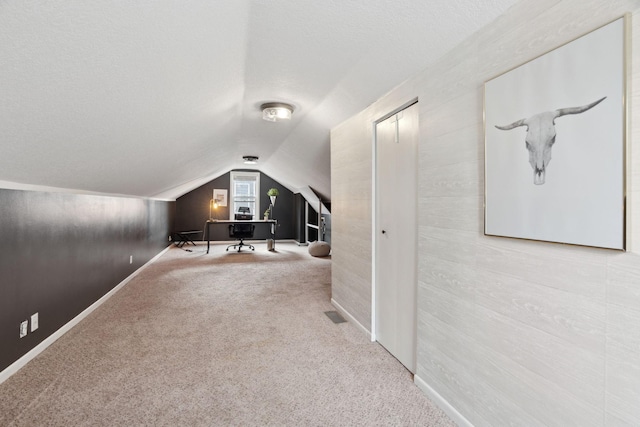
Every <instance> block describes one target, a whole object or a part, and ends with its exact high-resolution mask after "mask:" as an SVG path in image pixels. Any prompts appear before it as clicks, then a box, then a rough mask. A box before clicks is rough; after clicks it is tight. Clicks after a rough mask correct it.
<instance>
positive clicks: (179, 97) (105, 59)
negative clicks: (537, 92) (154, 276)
mask: <svg viewBox="0 0 640 427" xmlns="http://www.w3.org/2000/svg"><path fill="white" fill-rule="evenodd" d="M515 2H516V0H484V1H478V0H429V1H427V0H414V1H407V2H398V1H391V0H384V1H383V0H353V1H344V0H342V1H337V0H323V1H317V0H315V1H310V0H187V1H174V0H172V1H169V0H160V1H158V0H154V1H151V0H138V1H86V0H59V1H46V2H45V1H25V0H0V58H1V59H0V61H1V63H2V66H1V67H0V138H1V139H0V183H3V184H5V186H6V184H7V183H17V184H21V185H36V186H48V187H60V188H66V189H74V190H80V191H89V192H101V193H109V194H124V195H133V196H143V197H160V198H168V199H173V198H175V197H178V196H180V195H182V194H184V193H186V192H187V191H189V190H191V189H193V188H195V187H197V186H199V185H201V184H203V183H205V182H207V181H209V180H211V179H212V178H215V177H217V176H219V175H221V174H223V173H225V172H227V171H229V170H231V169H236V168H242V167H243V166H244V165H243V164H242V156H243V155H245V154H254V155H258V156H260V161H259V164H258V165H257V168H258V169H260V170H261V171H263V172H265V173H267V174H269V175H270V176H272V177H273V178H275V179H276V180H278V181H280V182H282V183H283V184H284V185H286V186H287V187H289V188H290V189H291V190H294V191H295V190H297V189H298V188H303V187H306V186H311V187H312V188H314V189H316V190H317V191H318V192H320V193H321V194H323V195H325V196H330V190H331V181H330V179H331V178H330V153H329V130H330V129H331V128H332V127H334V126H335V125H337V124H339V123H340V122H342V121H344V120H345V119H347V118H349V117H350V116H352V115H354V114H356V113H357V112H358V111H360V110H362V109H364V108H365V107H366V106H368V105H369V104H371V103H372V102H374V101H375V100H376V99H378V98H380V97H381V96H382V95H384V94H385V93H386V92H388V91H389V90H391V89H392V88H393V87H394V86H397V85H398V84H400V83H401V82H402V81H404V80H406V79H407V78H409V77H411V76H413V75H415V74H416V73H418V72H419V71H420V70H421V69H423V68H425V67H426V66H428V65H429V64H430V63H431V62H433V61H434V60H436V59H438V58H439V57H440V56H442V55H443V54H444V53H446V52H447V51H448V50H450V49H451V48H452V47H454V46H455V45H456V44H458V43H460V42H461V41H462V40H463V39H465V38H466V37H468V36H469V35H471V34H472V33H473V32H475V31H476V30H477V29H479V28H480V27H482V26H483V25H485V24H487V23H488V22H490V21H491V20H493V19H495V18H496V17H497V16H499V15H500V14H502V13H503V12H504V11H505V10H506V9H507V8H508V7H509V6H511V5H512V4H513V3H515ZM268 101H286V102H289V103H291V104H293V105H294V106H295V108H296V110H295V113H294V116H293V119H292V120H291V121H290V122H288V123H281V122H279V123H270V122H266V121H263V120H262V119H261V116H260V111H259V108H258V107H259V106H260V104H262V103H263V102H268Z"/></svg>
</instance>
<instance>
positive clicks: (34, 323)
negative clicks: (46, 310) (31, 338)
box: [31, 313, 38, 332]
mask: <svg viewBox="0 0 640 427" xmlns="http://www.w3.org/2000/svg"><path fill="white" fill-rule="evenodd" d="M36 329H38V313H36V314H32V315H31V332H33V331H35V330H36Z"/></svg>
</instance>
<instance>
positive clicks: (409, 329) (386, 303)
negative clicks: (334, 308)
mask: <svg viewBox="0 0 640 427" xmlns="http://www.w3.org/2000/svg"><path fill="white" fill-rule="evenodd" d="M417 156H418V105H417V104H413V105H412V106H410V107H408V108H406V109H404V110H402V111H400V112H399V113H397V114H395V115H393V116H392V117H390V118H388V119H386V120H385V121H383V122H380V123H378V125H377V126H376V177H375V178H376V236H375V242H376V243H375V245H376V260H375V261H376V264H375V265H376V279H375V335H376V339H377V341H378V342H379V343H380V344H381V345H383V346H384V347H385V348H386V349H387V350H388V351H389V352H390V353H391V354H393V355H394V356H395V357H396V358H397V359H398V360H399V361H400V362H401V363H402V364H403V365H404V366H405V367H406V368H407V369H409V370H410V371H411V372H415V364H416V327H417V325H416V323H417V320H416V319H417V317H416V293H417V292H416V290H417V281H416V276H417V274H416V270H417V257H416V252H417V234H418V222H417V196H418V194H417V181H418V178H417V176H418V174H417V164H418V160H417Z"/></svg>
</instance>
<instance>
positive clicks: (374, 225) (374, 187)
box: [371, 97, 420, 345]
mask: <svg viewBox="0 0 640 427" xmlns="http://www.w3.org/2000/svg"><path fill="white" fill-rule="evenodd" d="M417 103H418V97H415V98H413V99H411V100H410V101H408V102H405V103H404V104H402V105H401V106H400V107H397V108H395V109H393V110H391V111H390V112H388V113H387V114H385V115H383V116H381V117H380V118H378V119H377V120H374V121H373V123H372V136H373V138H372V142H371V147H372V155H371V159H372V165H371V170H372V176H371V218H372V221H371V235H372V236H373V237H372V239H371V341H372V342H375V341H377V336H376V285H377V274H376V259H377V256H378V253H377V252H378V251H377V249H376V248H377V246H378V239H379V238H380V236H379V235H378V220H379V218H378V213H377V207H378V155H377V154H378V135H377V126H378V124H379V123H381V122H383V121H385V120H387V119H388V118H389V117H391V116H394V115H396V114H398V113H399V112H401V111H402V110H405V109H407V108H409V107H411V106H412V105H413V104H417ZM419 119H420V115H419V114H418V121H419ZM418 139H419V137H418ZM416 267H417V265H416ZM416 286H417V283H416ZM416 321H417V319H416ZM416 326H417V325H416ZM416 329H417V328H416ZM417 341H418V337H417V336H416V337H415V342H416V345H417Z"/></svg>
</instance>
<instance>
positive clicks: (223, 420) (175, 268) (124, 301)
mask: <svg viewBox="0 0 640 427" xmlns="http://www.w3.org/2000/svg"><path fill="white" fill-rule="evenodd" d="M191 248H192V252H187V251H184V250H182V249H179V248H176V247H173V248H172V249H170V250H169V251H167V252H166V253H165V254H164V255H163V256H162V257H161V258H159V259H158V260H157V261H156V262H155V263H153V264H152V265H150V266H149V267H148V268H146V269H145V270H143V271H142V272H141V273H140V274H139V275H138V276H136V277H135V278H134V279H133V280H132V281H131V282H129V283H128V284H127V285H126V286H125V287H124V288H122V289H121V290H120V291H118V292H117V293H116V294H115V295H114V296H113V297H112V298H110V299H109V300H108V301H107V302H105V303H104V304H103V305H102V306H100V307H99V308H98V309H97V310H96V311H94V312H93V313H92V314H91V315H89V316H88V317H87V318H86V319H85V320H83V321H82V322H81V323H80V324H78V325H77V326H76V327H74V328H73V329H72V330H71V331H70V332H68V333H67V334H65V335H64V336H63V337H61V338H60V339H59V340H58V341H56V342H55V343H54V344H53V345H52V346H50V347H49V348H48V349H47V350H46V351H45V352H43V353H42V354H40V355H39V356H38V357H36V358H35V359H34V360H32V361H31V362H30V363H28V364H27V365H26V366H25V367H24V368H23V369H22V370H20V371H19V372H18V373H16V374H15V375H13V376H12V377H11V378H9V379H8V380H7V381H5V382H4V383H3V384H0V426H66V427H69V426H142V425H144V426H454V425H455V424H454V423H453V422H452V421H450V420H449V419H448V418H447V417H446V416H445V415H444V414H443V413H442V412H441V411H440V410H439V409H438V408H437V407H435V405H434V404H432V403H431V402H430V401H429V400H428V399H427V398H426V396H425V395H424V394H423V393H422V392H421V391H420V390H419V389H418V388H417V387H416V386H415V385H414V384H413V382H412V380H411V375H410V373H409V372H408V371H406V370H405V369H404V367H402V366H401V365H400V364H399V363H398V362H397V361H396V360H395V359H394V358H393V357H391V356H390V355H389V354H388V353H387V352H386V351H385V350H384V349H383V348H382V347H381V346H379V345H378V344H375V343H371V342H370V341H369V340H368V338H367V337H366V336H365V335H364V334H363V333H362V332H361V331H360V330H358V329H357V328H356V327H355V326H354V325H353V324H351V323H349V322H347V323H340V324H334V323H333V322H331V320H330V319H329V318H328V317H327V316H326V315H325V314H324V312H325V311H330V310H334V308H333V307H332V306H331V304H330V293H331V286H330V282H331V259H330V258H313V257H311V256H309V255H308V253H307V250H306V248H304V247H298V246H297V245H295V244H282V243H279V244H278V245H277V247H276V252H269V251H267V250H266V247H265V245H264V244H257V245H256V250H255V252H251V251H248V252H245V251H243V252H242V253H237V252H225V246H220V245H215V246H213V247H212V251H211V253H209V254H205V249H206V248H205V247H203V246H202V245H199V246H198V247H195V248H194V247H191ZM40 322H46V318H43V317H42V316H41V319H40Z"/></svg>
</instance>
